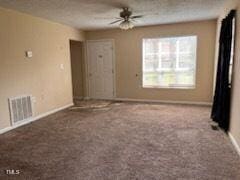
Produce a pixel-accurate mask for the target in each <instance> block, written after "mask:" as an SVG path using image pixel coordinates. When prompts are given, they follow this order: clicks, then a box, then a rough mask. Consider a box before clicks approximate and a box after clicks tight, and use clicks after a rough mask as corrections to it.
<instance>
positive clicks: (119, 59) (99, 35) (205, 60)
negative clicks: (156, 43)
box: [86, 20, 217, 103]
mask: <svg viewBox="0 0 240 180" xmlns="http://www.w3.org/2000/svg"><path fill="white" fill-rule="evenodd" d="M216 23H217V21H216V20H209V21H199V22H189V23H178V24H170V25H158V26H150V27H149V26H148V27H139V28H134V29H132V30H128V31H123V30H119V29H112V30H99V31H89V32H86V38H87V40H98V39H114V40H115V57H116V93H117V97H118V98H132V99H152V100H168V101H169V100H170V101H194V102H208V103H210V102H212V91H213V90H212V89H213V72H214V57H215V42H216ZM187 35H197V36H198V44H197V45H198V47H197V72H196V88H195V89H188V90H186V89H150V88H142V86H141V84H142V72H141V69H142V39H143V38H156V37H169V36H187ZM136 74H138V76H136Z"/></svg>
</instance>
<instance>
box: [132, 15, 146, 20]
mask: <svg viewBox="0 0 240 180" xmlns="http://www.w3.org/2000/svg"><path fill="white" fill-rule="evenodd" d="M143 16H144V15H137V16H131V17H130V19H137V18H142V17H143Z"/></svg>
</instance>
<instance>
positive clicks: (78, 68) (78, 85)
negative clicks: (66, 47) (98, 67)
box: [70, 40, 84, 102]
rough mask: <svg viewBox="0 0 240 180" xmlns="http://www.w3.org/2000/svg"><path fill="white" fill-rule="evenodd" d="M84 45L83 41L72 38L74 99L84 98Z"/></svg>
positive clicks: (71, 54)
mask: <svg viewBox="0 0 240 180" xmlns="http://www.w3.org/2000/svg"><path fill="white" fill-rule="evenodd" d="M83 48H84V46H83V42H81V41H74V40H70V56H71V68H72V87H73V88H72V89H73V101H74V102H75V101H77V100H83V98H84V49H83Z"/></svg>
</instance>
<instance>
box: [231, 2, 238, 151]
mask: <svg viewBox="0 0 240 180" xmlns="http://www.w3.org/2000/svg"><path fill="white" fill-rule="evenodd" d="M236 20H237V23H236V24H237V27H236V48H235V60H234V72H233V89H232V104H231V121H230V133H231V134H232V136H233V137H234V138H235V140H236V141H237V143H238V145H239V147H240V2H239V3H238V8H237V18H236Z"/></svg>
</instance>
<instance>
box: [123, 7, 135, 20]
mask: <svg viewBox="0 0 240 180" xmlns="http://www.w3.org/2000/svg"><path fill="white" fill-rule="evenodd" d="M131 15H132V12H131V11H129V9H128V8H123V11H122V12H120V17H122V18H124V19H128V18H129V17H130V16H131Z"/></svg>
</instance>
